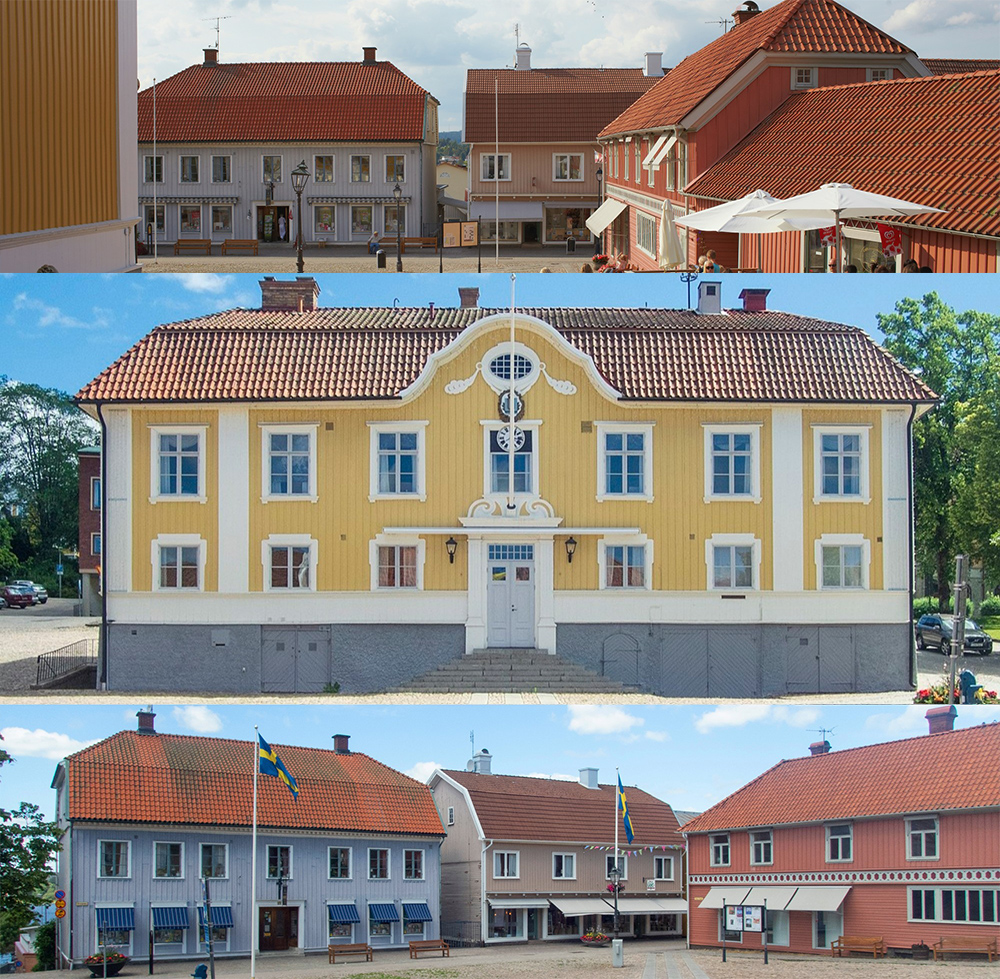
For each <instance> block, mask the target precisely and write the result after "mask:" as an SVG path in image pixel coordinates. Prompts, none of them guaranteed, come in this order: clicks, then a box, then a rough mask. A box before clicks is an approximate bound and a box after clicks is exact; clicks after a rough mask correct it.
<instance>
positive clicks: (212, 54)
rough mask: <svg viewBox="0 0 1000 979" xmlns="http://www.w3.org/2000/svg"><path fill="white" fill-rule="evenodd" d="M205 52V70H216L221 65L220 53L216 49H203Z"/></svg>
mask: <svg viewBox="0 0 1000 979" xmlns="http://www.w3.org/2000/svg"><path fill="white" fill-rule="evenodd" d="M202 50H203V51H204V52H205V64H204V66H203V67H205V68H214V67H215V66H216V65H217V64H218V63H219V52H218V50H217V49H216V48H203V49H202Z"/></svg>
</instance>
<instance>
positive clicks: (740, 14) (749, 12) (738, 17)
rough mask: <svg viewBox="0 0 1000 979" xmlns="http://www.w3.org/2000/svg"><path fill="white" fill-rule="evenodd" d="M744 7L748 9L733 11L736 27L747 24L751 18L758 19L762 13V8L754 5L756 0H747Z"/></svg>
mask: <svg viewBox="0 0 1000 979" xmlns="http://www.w3.org/2000/svg"><path fill="white" fill-rule="evenodd" d="M743 6H744V7H746V10H742V9H741V10H734V11H733V20H735V21H736V27H739V26H740V25H741V24H745V23H746V22H747V21H748V20H749V19H750V18H751V17H756V16H757V14H759V13H760V7H758V6H757V4H756V3H754V0H746V3H744V4H743Z"/></svg>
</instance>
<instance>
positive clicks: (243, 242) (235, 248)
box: [222, 238, 258, 255]
mask: <svg viewBox="0 0 1000 979" xmlns="http://www.w3.org/2000/svg"><path fill="white" fill-rule="evenodd" d="M230 252H249V253H250V254H251V255H256V254H258V251H257V239H256V238H227V239H226V240H225V241H224V242H223V243H222V254H223V255H228V254H229V253H230Z"/></svg>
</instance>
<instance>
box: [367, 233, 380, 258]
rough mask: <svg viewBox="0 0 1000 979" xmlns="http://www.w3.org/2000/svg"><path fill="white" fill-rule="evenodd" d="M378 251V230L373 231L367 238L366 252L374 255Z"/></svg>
mask: <svg viewBox="0 0 1000 979" xmlns="http://www.w3.org/2000/svg"><path fill="white" fill-rule="evenodd" d="M377 251H378V232H377V231H373V232H372V236H371V238H369V239H368V254H369V255H374V254H375V253H376V252H377Z"/></svg>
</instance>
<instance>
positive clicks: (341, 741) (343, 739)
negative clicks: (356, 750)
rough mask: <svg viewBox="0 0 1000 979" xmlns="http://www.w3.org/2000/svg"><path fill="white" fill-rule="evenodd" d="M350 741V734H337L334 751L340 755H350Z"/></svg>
mask: <svg viewBox="0 0 1000 979" xmlns="http://www.w3.org/2000/svg"><path fill="white" fill-rule="evenodd" d="M350 740H351V736H350V735H349V734H335V735H334V736H333V750H334V751H335V752H336V753H337V754H338V755H349V754H350V753H351V751H350V749H349V748H348V747H347V742H348V741H350Z"/></svg>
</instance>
